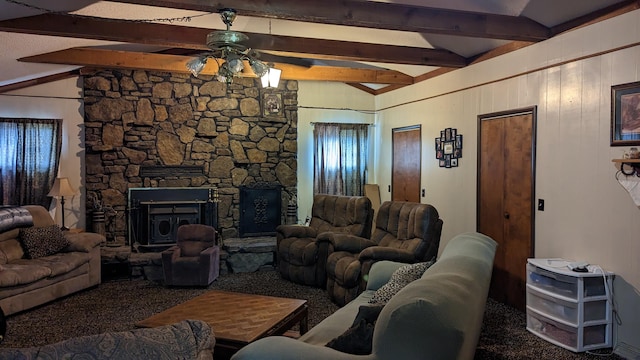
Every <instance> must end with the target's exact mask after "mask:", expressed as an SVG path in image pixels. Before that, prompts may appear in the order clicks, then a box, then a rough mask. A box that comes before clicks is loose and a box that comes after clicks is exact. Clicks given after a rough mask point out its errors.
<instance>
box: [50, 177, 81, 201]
mask: <svg viewBox="0 0 640 360" xmlns="http://www.w3.org/2000/svg"><path fill="white" fill-rule="evenodd" d="M76 192H77V191H76V190H73V188H72V187H71V184H70V183H69V178H66V177H59V178H56V181H55V182H54V183H53V187H52V188H51V191H49V193H48V194H47V196H53V197H58V196H72V195H75V194H76Z"/></svg>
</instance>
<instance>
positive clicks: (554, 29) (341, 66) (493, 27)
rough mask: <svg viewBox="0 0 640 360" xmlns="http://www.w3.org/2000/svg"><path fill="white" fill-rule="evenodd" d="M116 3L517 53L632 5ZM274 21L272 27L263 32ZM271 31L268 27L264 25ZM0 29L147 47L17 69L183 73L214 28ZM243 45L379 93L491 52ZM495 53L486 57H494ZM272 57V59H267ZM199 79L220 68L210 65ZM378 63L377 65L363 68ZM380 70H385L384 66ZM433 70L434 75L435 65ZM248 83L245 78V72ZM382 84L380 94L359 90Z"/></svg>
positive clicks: (265, 41)
mask: <svg viewBox="0 0 640 360" xmlns="http://www.w3.org/2000/svg"><path fill="white" fill-rule="evenodd" d="M112 2H113V3H123V4H134V5H147V6H153V7H161V8H167V9H169V10H175V9H179V10H189V11H197V12H203V13H217V12H218V11H219V9H222V8H233V9H236V10H237V12H238V16H239V17H241V16H247V17H256V18H268V19H273V20H274V21H276V20H287V21H296V22H304V23H319V24H332V25H340V26H345V27H357V28H370V29H382V30H389V31H401V32H414V33H419V34H438V35H449V36H456V37H461V38H477V39H498V40H507V41H509V42H511V43H509V44H508V47H506V46H505V47H503V49H502V50H501V49H494V50H492V51H494V52H496V53H498V54H499V53H502V52H504V49H505V48H506V49H517V48H520V47H523V46H527V45H530V44H533V43H535V42H539V41H543V40H546V39H549V38H550V37H553V36H555V35H557V34H560V33H562V32H565V31H568V30H571V29H573V28H576V27H579V26H583V25H586V24H589V23H592V22H596V21H600V20H602V19H606V18H608V17H612V16H617V15H619V14H621V13H625V12H628V11H632V10H635V9H637V8H638V7H639V4H638V1H621V2H617V3H614V4H613V5H610V6H608V7H605V8H603V9H599V10H597V11H594V12H590V13H588V14H584V15H583V16H580V17H578V18H575V19H571V20H569V21H565V22H563V23H561V24H557V25H555V26H551V27H549V26H545V25H542V24H541V23H538V22H536V21H533V20H531V19H529V18H526V17H523V16H509V15H502V14H491V13H480V12H469V11H459V10H450V9H445V8H429V7H421V6H414V5H405V4H396V3H386V2H371V1H362V0H352V1H349V0H347V1H338V0H325V1H299V0H261V1H257V0H254V1H251V0H234V1H202V0H173V1H169V0H167V1H147V0H115V1H112ZM270 24H271V23H269V27H270V26H271V25H270ZM269 30H270V28H269ZM0 31H3V32H9V33H22V34H32V35H42V36H55V37H65V38H80V39H92V40H106V41H113V42H118V43H126V44H135V45H146V46H147V47H149V46H152V47H154V49H162V50H155V51H153V52H144V51H142V50H113V49H104V48H96V47H81V48H67V49H61V50H59V51H52V52H47V53H42V54H37V55H32V56H26V57H22V58H20V59H18V60H19V61H22V62H33V63H49V64H66V65H78V66H84V67H89V68H119V69H148V70H161V71H171V72H187V70H186V68H185V63H186V61H188V60H189V59H190V58H191V57H193V56H194V55H195V54H198V53H201V52H203V51H206V50H207V47H206V45H205V41H204V39H205V38H206V36H207V34H208V33H209V32H211V31H212V29H208V28H202V27H191V26H184V25H174V24H165V23H154V22H137V21H130V20H125V19H118V18H104V17H94V16H84V15H77V14H73V15H71V14H64V13H56V12H45V13H41V14H39V15H33V16H27V17H17V18H12V19H7V20H3V21H0ZM243 33H245V34H246V35H248V36H249V41H248V42H247V45H248V46H249V47H251V48H253V49H257V50H260V51H261V52H262V53H263V57H264V59H265V60H268V61H272V60H273V61H272V62H274V63H275V66H276V67H277V68H280V69H282V70H283V73H282V77H283V78H284V79H295V80H324V81H340V82H345V83H350V84H354V86H357V87H359V88H362V89H363V90H365V91H368V92H371V93H373V94H379V93H382V92H385V91H390V90H393V89H396V88H398V87H401V86H406V85H409V84H412V83H415V82H416V81H421V80H423V79H425V78H428V77H430V76H432V75H437V74H439V73H443V72H445V71H448V70H450V69H456V68H461V67H464V66H467V65H469V64H471V63H473V62H474V61H478V60H479V59H484V58H486V57H487V56H488V54H487V53H486V52H485V53H481V54H475V55H473V56H467V57H465V56H462V55H459V54H456V53H454V52H452V51H449V50H446V49H443V48H439V49H436V48H428V47H415V46H404V45H394V44H376V43H368V42H358V41H343V40H331V39H322V38H311V37H297V36H285V35H275V34H270V31H269V34H265V33H251V32H244V31H243ZM490 53H491V51H490V52H489V56H490ZM270 56H271V57H270ZM283 56H286V57H289V58H300V59H304V61H306V62H307V63H308V65H307V66H300V65H295V64H293V63H295V62H291V61H287V62H283V61H282V60H281V59H283ZM210 63H213V65H212V66H210V65H207V68H205V71H204V72H203V73H204V74H213V73H215V72H216V71H217V68H216V67H215V62H210ZM363 63H364V64H370V63H375V64H376V65H377V66H370V65H363ZM384 64H387V65H389V67H388V68H387V67H385V66H384ZM392 64H395V65H397V64H401V65H418V66H425V67H426V69H432V70H430V71H429V72H427V73H425V74H422V75H421V76H416V77H414V76H411V75H407V74H405V73H403V72H401V71H398V70H392V69H390V68H391V67H392V66H391V65H392ZM431 67H435V70H433V68H431ZM249 76H250V74H249ZM32 83H33V80H31V81H29V82H18V83H15V84H10V85H5V86H2V87H0V92H2V91H7V90H12V89H15V88H19V87H21V86H22V85H25V84H32ZM363 83H367V84H381V85H380V86H379V87H378V88H377V89H374V88H372V87H368V86H363V85H361V84H363Z"/></svg>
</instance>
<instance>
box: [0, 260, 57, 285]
mask: <svg viewBox="0 0 640 360" xmlns="http://www.w3.org/2000/svg"><path fill="white" fill-rule="evenodd" d="M50 275H51V269H50V268H48V267H46V266H42V265H36V264H29V265H24V264H15V263H11V264H4V265H0V287H10V286H17V285H25V284H30V283H32V282H35V281H38V280H40V279H44V278H46V277H48V276H50Z"/></svg>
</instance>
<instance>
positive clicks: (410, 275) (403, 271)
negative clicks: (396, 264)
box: [369, 261, 434, 304]
mask: <svg viewBox="0 0 640 360" xmlns="http://www.w3.org/2000/svg"><path fill="white" fill-rule="evenodd" d="M433 263H434V262H433V261H428V262H422V263H415V264H407V265H404V266H401V267H400V268H398V270H396V271H394V272H393V274H392V275H391V278H390V279H389V281H388V282H387V283H386V284H384V285H383V286H382V287H380V288H379V289H378V290H376V292H375V293H374V294H373V296H372V297H371V300H369V303H371V304H386V303H387V302H388V301H389V300H390V299H391V298H392V297H393V295H395V294H397V293H398V291H400V290H401V289H402V288H403V287H405V286H407V285H408V284H409V283H411V282H412V281H414V280H417V279H419V278H420V277H421V276H422V274H424V272H425V271H426V270H427V269H428V268H429V267H430V266H431V265H433Z"/></svg>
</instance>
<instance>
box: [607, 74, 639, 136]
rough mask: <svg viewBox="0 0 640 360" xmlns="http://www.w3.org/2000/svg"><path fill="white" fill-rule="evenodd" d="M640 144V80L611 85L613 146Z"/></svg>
mask: <svg viewBox="0 0 640 360" xmlns="http://www.w3.org/2000/svg"><path fill="white" fill-rule="evenodd" d="M628 145H640V81H638V82H633V83H628V84H621V85H615V86H612V87H611V146H628Z"/></svg>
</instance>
